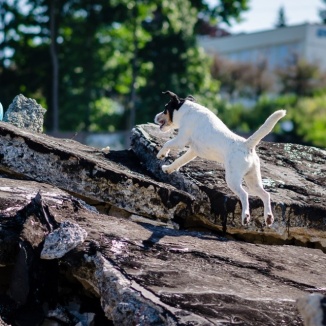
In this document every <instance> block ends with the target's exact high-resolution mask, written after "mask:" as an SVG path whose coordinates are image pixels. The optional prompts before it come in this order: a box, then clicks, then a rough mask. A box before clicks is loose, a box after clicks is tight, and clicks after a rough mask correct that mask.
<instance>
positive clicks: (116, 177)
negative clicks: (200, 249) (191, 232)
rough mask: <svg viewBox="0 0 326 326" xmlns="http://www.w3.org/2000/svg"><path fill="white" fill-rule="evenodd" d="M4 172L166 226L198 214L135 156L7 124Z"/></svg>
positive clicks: (2, 128)
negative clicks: (107, 152)
mask: <svg viewBox="0 0 326 326" xmlns="http://www.w3.org/2000/svg"><path fill="white" fill-rule="evenodd" d="M26 162H28V164H27V163H26ZM1 173H2V174H5V175H7V176H10V177H19V178H24V179H30V180H35V181H38V182H43V183H47V184H52V185H54V186H57V187H59V188H61V189H63V190H65V191H68V192H70V193H72V194H75V195H76V196H77V197H81V198H83V199H85V200H86V201H87V202H88V203H89V204H92V205H94V206H95V207H97V208H98V209H99V211H102V212H108V211H110V210H111V209H114V208H119V209H122V210H123V211H124V212H125V211H127V212H129V213H132V214H138V215H142V216H147V217H151V218H158V219H162V220H165V221H167V220H171V219H173V218H174V217H181V216H190V215H192V214H193V205H194V200H193V198H192V196H191V195H189V194H187V193H185V192H183V191H179V190H177V189H176V188H174V187H173V186H171V185H168V184H164V183H160V182H157V181H156V180H155V179H153V178H152V177H151V176H150V175H149V174H148V173H147V172H146V169H145V168H144V167H143V166H142V165H141V164H140V162H139V160H138V159H137V157H136V156H135V155H134V154H133V153H132V152H130V151H122V152H110V153H109V154H105V153H103V152H102V151H101V150H98V149H96V148H92V147H88V146H85V145H82V144H80V143H78V142H76V141H74V140H70V139H64V140H62V139H56V138H53V137H50V136H46V135H44V134H36V133H32V132H29V131H27V130H22V129H18V128H16V127H14V126H12V125H10V124H6V123H3V122H0V174H1ZM145 198H147V199H148V200H146V201H144V199H145Z"/></svg>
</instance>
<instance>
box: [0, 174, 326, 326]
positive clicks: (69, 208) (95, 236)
mask: <svg viewBox="0 0 326 326" xmlns="http://www.w3.org/2000/svg"><path fill="white" fill-rule="evenodd" d="M0 185H1V188H0V226H1V227H0V239H1V241H2V244H3V242H4V241H7V242H6V245H5V246H3V245H2V244H1V246H0V251H1V254H0V257H2V259H1V261H0V264H1V265H2V266H8V268H9V267H10V266H12V263H13V259H12V256H14V257H15V256H17V243H20V241H21V230H22V229H21V228H22V227H23V229H24V228H25V224H33V225H35V222H36V221H37V220H38V223H39V224H42V225H43V228H44V229H47V230H49V229H51V228H50V227H49V226H48V224H47V223H48V222H49V223H50V224H51V225H52V228H53V229H56V228H57V226H58V225H60V223H63V222H64V221H69V222H71V223H74V224H78V225H79V226H80V227H81V228H83V229H85V230H86V231H87V233H88V237H87V239H86V241H85V242H83V243H82V244H80V245H79V246H77V248H75V249H74V250H72V251H70V252H69V253H67V254H66V255H64V256H63V257H62V258H60V259H59V260H58V261H59V264H58V266H60V270H61V273H63V274H64V275H65V276H66V277H67V279H71V278H74V279H75V280H78V282H79V283H80V284H82V286H83V287H84V289H85V291H88V293H89V295H91V294H92V295H93V296H95V297H99V298H100V299H101V304H102V308H103V311H104V312H105V314H106V316H107V317H108V318H109V319H110V320H112V321H113V324H114V325H133V324H137V325H154V324H155V325H230V324H234V323H237V324H240V325H250V326H251V325H252V326H255V325H261V326H262V325H264V326H266V325H275V326H276V325H277V326H279V325H303V321H302V319H301V317H300V315H299V314H298V311H297V308H296V301H297V300H298V299H299V298H302V297H305V296H307V295H309V294H310V293H320V294H324V295H325V293H326V290H325V287H324V286H325V284H326V274H325V273H324V269H325V255H324V253H323V252H322V251H321V250H318V249H311V248H303V247H298V246H288V245H283V246H277V245H275V246H270V245H262V244H250V243H245V242H241V241H235V240H230V239H227V238H224V237H220V236H217V235H214V234H209V233H203V232H195V231H191V232H190V231H182V230H175V229H172V228H170V227H168V226H167V225H166V226H164V225H158V224H157V223H155V222H154V221H151V220H148V219H144V218H140V217H137V216H132V217H131V218H129V219H126V218H117V217H113V216H107V215H102V214H97V213H95V212H94V211H92V210H90V209H88V207H87V206H84V205H82V204H80V202H79V201H78V200H75V199H74V198H73V197H71V196H70V195H68V194H65V193H64V192H62V191H61V190H59V189H57V188H54V187H50V186H43V187H42V185H40V184H38V183H35V182H31V181H21V180H20V181H14V180H9V179H0ZM15 185H18V188H19V189H25V191H21V192H20V191H17V190H16V188H15ZM40 186H41V187H42V189H41V191H40V194H41V195H42V192H43V191H44V197H42V200H37V201H35V200H34V199H35V197H36V195H37V193H38V192H39V190H40ZM25 187H26V188H25ZM10 189H11V190H10ZM10 191H11V192H12V196H9V193H10ZM19 193H20V194H19ZM27 193H29V196H26V197H25V195H24V194H27ZM45 194H46V196H45ZM16 196H17V198H18V202H17V203H15V200H14V198H16ZM33 196H35V197H34V198H33ZM29 197H32V199H31V198H29ZM11 203H12V205H13V206H11ZM60 203H61V204H60ZM22 205H24V206H23V207H22ZM9 208H10V209H9ZM37 212H38V213H37ZM43 214H45V215H47V218H46V219H45V218H43V217H42V215H43ZM31 216H33V218H34V219H35V220H34V221H33V223H32V222H31ZM38 216H39V217H40V218H37V217H38ZM27 228H28V227H27ZM45 236H46V235H45V234H44V237H43V239H44V238H45ZM8 238H10V240H11V241H9V239H8ZM23 239H24V237H23ZM25 239H27V240H25V241H26V242H29V241H30V240H28V239H32V238H31V237H30V236H29V237H28V238H25ZM10 247H12V248H10ZM31 247H35V249H34V250H33V254H34V257H35V258H36V256H37V254H38V249H37V246H35V244H34V245H31ZM5 251H9V252H10V253H11V255H8V253H5ZM35 258H34V259H35ZM41 261H43V262H53V261H44V260H41ZM15 264H17V260H16V262H15ZM20 264H21V262H20ZM25 266H28V265H25ZM32 266H34V265H31V266H30V267H29V269H30V270H31V269H32V270H33V268H34V267H32ZM0 273H1V268H0ZM45 275H46V277H45V278H44V276H43V278H44V280H47V279H48V280H50V281H51V283H53V280H54V279H53V275H48V274H45ZM0 276H1V275H0ZM0 279H3V278H2V277H0ZM16 282H17V280H16ZM43 283H46V282H45V281H44V282H43V281H42V279H41V278H39V282H38V283H37V287H38V288H37V291H36V293H42V291H41V285H42V284H43ZM20 287H22V284H21V286H20ZM32 290H33V288H32V287H30V290H29V291H32ZM16 291H17V288H16ZM52 292H55V291H54V290H53V289H52ZM0 294H1V293H0ZM13 297H15V296H13ZM43 300H44V299H43ZM0 307H1V303H0ZM0 312H1V309H0ZM0 315H1V313H0Z"/></svg>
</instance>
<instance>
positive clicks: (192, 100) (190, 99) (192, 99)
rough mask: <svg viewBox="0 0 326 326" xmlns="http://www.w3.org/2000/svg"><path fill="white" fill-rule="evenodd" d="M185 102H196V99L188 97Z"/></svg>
mask: <svg viewBox="0 0 326 326" xmlns="http://www.w3.org/2000/svg"><path fill="white" fill-rule="evenodd" d="M185 100H188V101H191V102H196V99H195V98H194V97H193V96H192V95H188V96H187V97H186V98H185Z"/></svg>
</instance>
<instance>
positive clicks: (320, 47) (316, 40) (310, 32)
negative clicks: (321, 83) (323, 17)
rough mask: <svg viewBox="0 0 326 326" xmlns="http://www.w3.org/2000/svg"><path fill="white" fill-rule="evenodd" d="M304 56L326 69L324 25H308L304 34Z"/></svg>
mask: <svg viewBox="0 0 326 326" xmlns="http://www.w3.org/2000/svg"><path fill="white" fill-rule="evenodd" d="M305 49H306V51H305V58H306V60H307V61H308V62H311V63H316V64H319V65H320V67H321V69H323V70H325V71H326V26H325V25H319V26H318V25H317V26H316V25H315V26H309V28H308V29H307V34H306V44H305Z"/></svg>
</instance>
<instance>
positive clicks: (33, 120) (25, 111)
mask: <svg viewBox="0 0 326 326" xmlns="http://www.w3.org/2000/svg"><path fill="white" fill-rule="evenodd" d="M0 111H1V110H0ZM45 112H46V110H45V109H44V108H43V107H42V106H41V105H40V104H38V103H37V102H36V101H35V100H33V99H31V98H27V97H25V96H24V95H22V94H20V95H17V96H16V97H15V98H14V100H13V102H12V103H11V104H10V105H9V108H8V110H7V111H6V113H5V116H4V119H3V121H4V122H9V123H11V124H13V125H14V126H16V127H18V128H25V129H28V130H30V131H34V132H39V133H41V132H42V131H43V122H44V114H45Z"/></svg>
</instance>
